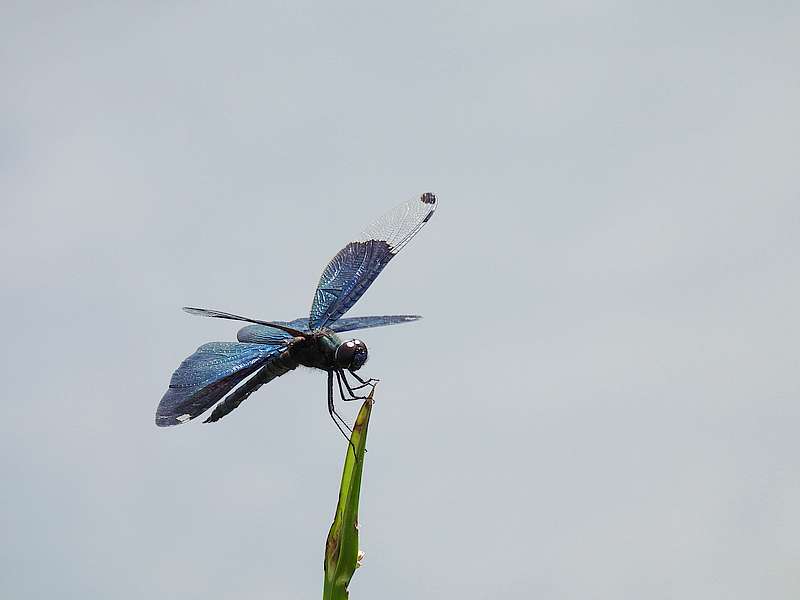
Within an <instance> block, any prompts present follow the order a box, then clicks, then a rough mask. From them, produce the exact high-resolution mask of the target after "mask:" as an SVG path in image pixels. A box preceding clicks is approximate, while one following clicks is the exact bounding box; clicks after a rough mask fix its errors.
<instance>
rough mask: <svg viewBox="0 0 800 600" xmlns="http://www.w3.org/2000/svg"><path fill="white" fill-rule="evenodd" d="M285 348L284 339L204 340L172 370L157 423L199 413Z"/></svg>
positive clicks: (161, 424) (175, 422) (175, 421)
mask: <svg viewBox="0 0 800 600" xmlns="http://www.w3.org/2000/svg"><path fill="white" fill-rule="evenodd" d="M285 348H286V344H285V343H280V344H272V345H268V344H240V343H237V342H210V343H208V344H203V345H202V346H200V347H199V348H198V349H197V350H196V351H195V353H194V354H192V355H191V356H190V357H188V358H187V359H186V360H184V361H183V362H182V363H181V364H180V366H179V367H178V368H177V370H176V371H175V372H174V373H173V374H172V379H171V380H170V382H169V389H168V390H167V392H166V393H165V394H164V397H163V398H161V402H160V403H159V404H158V409H157V410H156V425H158V426H159V427H167V426H169V425H180V424H181V423H185V422H186V421H189V420H191V419H194V418H195V417H197V416H199V415H201V414H202V413H203V412H205V411H206V410H208V408H210V407H211V405H212V404H214V403H215V402H217V401H218V400H220V399H221V398H222V397H223V396H225V394H227V393H228V392H230V391H231V390H232V389H233V388H234V387H235V386H236V384H238V383H239V382H240V381H242V379H244V378H245V377H247V376H248V375H250V374H251V373H253V372H254V371H255V370H256V369H258V368H259V367H260V366H262V365H263V364H264V363H265V362H266V361H267V360H269V358H270V357H272V356H275V355H277V354H279V353H280V352H281V351H283V350H284V349H285Z"/></svg>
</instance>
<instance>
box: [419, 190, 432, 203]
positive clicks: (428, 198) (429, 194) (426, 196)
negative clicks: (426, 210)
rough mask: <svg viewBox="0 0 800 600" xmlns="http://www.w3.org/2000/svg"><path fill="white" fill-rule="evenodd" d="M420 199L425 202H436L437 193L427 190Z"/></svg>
mask: <svg viewBox="0 0 800 600" xmlns="http://www.w3.org/2000/svg"><path fill="white" fill-rule="evenodd" d="M419 199H420V200H421V201H422V203H423V204H436V195H435V194H433V193H432V192H425V193H424V194H422V196H420V197H419Z"/></svg>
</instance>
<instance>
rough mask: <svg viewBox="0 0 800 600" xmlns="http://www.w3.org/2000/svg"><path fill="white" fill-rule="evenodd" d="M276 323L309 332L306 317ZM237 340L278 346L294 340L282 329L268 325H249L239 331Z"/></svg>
mask: <svg viewBox="0 0 800 600" xmlns="http://www.w3.org/2000/svg"><path fill="white" fill-rule="evenodd" d="M275 323H276V324H277V325H285V326H286V327H291V328H293V329H298V330H300V331H304V332H305V331H308V319H307V318H306V317H302V318H299V319H295V320H294V321H275ZM236 339H237V340H239V341H240V342H250V343H253V344H277V343H280V342H281V341H285V340H290V339H292V335H291V334H289V333H287V332H285V331H283V330H282V329H276V328H275V327H269V326H268V325H248V326H247V327H242V328H241V329H240V330H239V332H238V333H237V334H236Z"/></svg>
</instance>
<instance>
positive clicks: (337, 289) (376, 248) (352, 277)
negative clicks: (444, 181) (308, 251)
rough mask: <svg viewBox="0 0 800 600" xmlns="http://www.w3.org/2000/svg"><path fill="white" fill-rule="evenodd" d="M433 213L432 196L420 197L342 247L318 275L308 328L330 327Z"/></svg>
mask: <svg viewBox="0 0 800 600" xmlns="http://www.w3.org/2000/svg"><path fill="white" fill-rule="evenodd" d="M435 210H436V196H434V195H433V194H431V193H425V194H422V196H420V197H419V198H415V199H413V200H409V201H408V202H404V203H403V204H401V205H400V206H397V207H395V208H394V209H392V210H391V211H389V212H388V213H386V214H385V215H383V216H382V217H381V218H380V219H378V220H377V221H375V222H374V223H373V224H372V225H370V226H369V227H368V228H367V229H366V230H365V231H364V233H363V235H362V236H361V238H360V239H359V240H358V241H355V242H350V243H349V244H347V245H346V246H345V247H344V248H342V249H341V250H340V251H339V252H338V253H337V254H336V256H334V257H333V258H332V259H331V261H330V262H329V263H328V265H327V266H326V267H325V270H324V271H323V272H322V276H321V277H320V280H319V285H318V286H317V291H316V293H315V294H314V301H313V303H312V305H311V314H310V316H309V322H308V327H309V329H311V330H314V329H319V328H322V327H330V326H331V324H332V323H333V322H334V321H336V320H337V319H338V318H339V317H341V316H342V315H343V314H344V313H345V312H346V311H347V310H349V309H350V307H352V306H353V305H354V304H355V303H356V302H357V301H358V299H359V298H361V296H362V295H363V294H364V292H366V291H367V288H369V286H370V285H371V284H372V282H373V281H375V278H376V277H377V276H378V275H379V274H380V272H381V271H382V270H383V268H384V267H385V266H386V265H387V263H388V262H389V261H390V260H391V259H392V258H394V256H395V255H396V254H397V253H398V252H400V250H401V249H402V248H403V247H404V246H405V245H406V244H407V243H408V242H409V241H410V240H411V238H413V237H414V236H415V235H416V234H417V233H418V232H419V230H420V229H422V227H423V226H424V225H425V223H427V222H428V221H429V220H430V218H431V217H432V216H433V213H434V211H435Z"/></svg>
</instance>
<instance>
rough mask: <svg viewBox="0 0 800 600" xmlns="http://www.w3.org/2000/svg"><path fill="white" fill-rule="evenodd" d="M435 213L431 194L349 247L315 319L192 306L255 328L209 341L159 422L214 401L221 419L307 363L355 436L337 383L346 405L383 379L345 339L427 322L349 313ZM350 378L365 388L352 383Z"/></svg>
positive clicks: (164, 404)
mask: <svg viewBox="0 0 800 600" xmlns="http://www.w3.org/2000/svg"><path fill="white" fill-rule="evenodd" d="M435 210H436V196H434V195H433V194H432V193H430V192H426V193H424V194H422V195H421V196H420V197H419V198H414V199H412V200H409V201H408V202H404V203H403V204H400V205H399V206H397V207H395V208H394V209H393V210H391V211H389V212H388V213H386V214H385V215H383V216H382V217H381V218H380V219H378V220H377V221H375V222H374V223H373V224H372V225H371V226H369V227H368V228H367V229H366V230H365V231H364V233H363V234H362V236H361V238H360V239H358V240H357V241H353V242H350V243H349V244H347V245H346V246H345V247H344V248H342V249H341V250H340V251H339V252H338V253H337V254H336V256H334V257H333V258H332V259H331V261H330V262H329V263H328V265H327V266H326V267H325V270H324V271H323V272H322V276H321V277H320V279H319V285H317V290H316V292H315V293H314V300H313V302H312V304H311V313H310V314H309V316H308V318H306V317H301V318H299V319H294V320H293V321H262V320H259V319H251V318H249V317H242V316H239V315H234V314H231V313H226V312H221V311H217V310H209V309H205V308H192V307H184V309H183V310H185V311H186V312H188V313H189V314H193V315H200V316H204V317H215V318H218V319H231V320H234V321H244V322H246V323H250V324H249V325H247V326H245V327H243V328H242V329H240V330H239V332H238V334H237V335H236V339H237V340H238V341H237V342H210V343H207V344H203V345H202V346H200V347H199V348H198V349H197V350H196V351H195V353H194V354H192V355H191V356H189V357H188V358H187V359H186V360H184V361H183V362H182V363H181V364H180V366H179V367H178V369H177V370H176V371H175V372H174V373H173V374H172V379H171V380H170V383H169V389H167V392H166V393H165V394H164V397H163V398H161V402H160V403H159V405H158V409H157V410H156V425H158V426H159V427H167V426H170V425H180V424H181V423H186V422H187V421H190V420H192V419H194V418H195V417H199V416H200V415H202V414H203V413H204V412H206V411H207V410H208V409H209V408H211V406H212V405H214V404H216V406H215V408H214V410H213V411H212V413H211V415H210V416H209V417H208V418H207V419H206V420H205V422H206V423H211V422H214V421H218V420H220V419H221V418H222V417H224V416H225V415H227V414H228V413H230V412H231V411H232V410H234V409H235V408H237V407H238V406H239V405H240V404H241V403H242V402H244V401H245V400H246V399H247V398H248V397H249V396H250V394H252V393H253V392H255V391H256V390H257V389H258V388H260V387H261V386H262V385H264V384H266V383H269V382H270V381H272V380H273V379H275V378H276V377H280V376H281V375H285V374H286V373H288V372H289V371H292V370H293V369H296V368H297V367H299V366H306V367H311V368H314V369H319V370H321V371H325V372H326V373H327V377H328V413H329V414H330V415H331V418H332V419H333V421H334V423H336V426H337V427H338V428H339V430H340V431H341V432H342V434H344V435H345V437H347V434H346V433H345V431H344V429H343V428H342V426H344V428H346V429H350V428H349V427H348V425H347V423H346V422H344V420H343V419H342V418H341V416H339V414H338V413H337V412H336V407H335V405H334V379H335V380H336V387H337V388H338V392H339V396H340V397H341V399H342V400H357V399H363V398H365V397H364V396H359V395H358V394H357V391H358V390H363V389H364V388H367V387H369V386H372V387H374V385H375V383H376V382H377V380H376V379H364V378H362V377H361V376H359V375H358V374H357V373H356V371H358V370H359V369H360V368H361V367H362V366H364V363H365V362H366V361H367V346H366V344H364V342H362V341H361V340H359V339H351V340H347V341H344V340H342V339H341V338H340V337H339V336H338V335H337V334H339V333H342V332H345V331H355V330H358V329H368V328H370V327H383V326H384V325H394V324H397V323H408V322H411V321H416V320H417V319H420V318H421V317H419V316H418V315H385V316H375V317H345V318H342V316H343V315H344V314H345V313H346V312H347V311H348V310H349V309H350V308H351V307H352V306H353V305H354V304H355V303H356V302H357V301H358V299H359V298H360V297H361V296H362V295H363V294H364V292H365V291H367V288H369V286H370V285H372V282H373V281H375V278H376V277H377V276H378V274H379V273H380V272H381V271H382V270H383V268H384V267H385V266H386V265H387V264H388V262H389V261H390V260H391V259H392V258H393V257H394V256H395V255H396V254H397V253H398V252H400V250H402V248H403V247H404V246H405V245H406V244H407V243H408V242H409V241H411V238H413V237H414V236H415V235H416V234H417V233H418V232H419V231H420V229H422V227H423V226H424V225H425V223H427V222H428V221H429V220H430V218H431V217H432V216H433V213H434V211H435ZM348 374H349V375H350V376H352V377H353V378H354V379H355V381H357V382H358V383H351V382H350V381H349V380H348ZM237 386H238V387H237Z"/></svg>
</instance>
